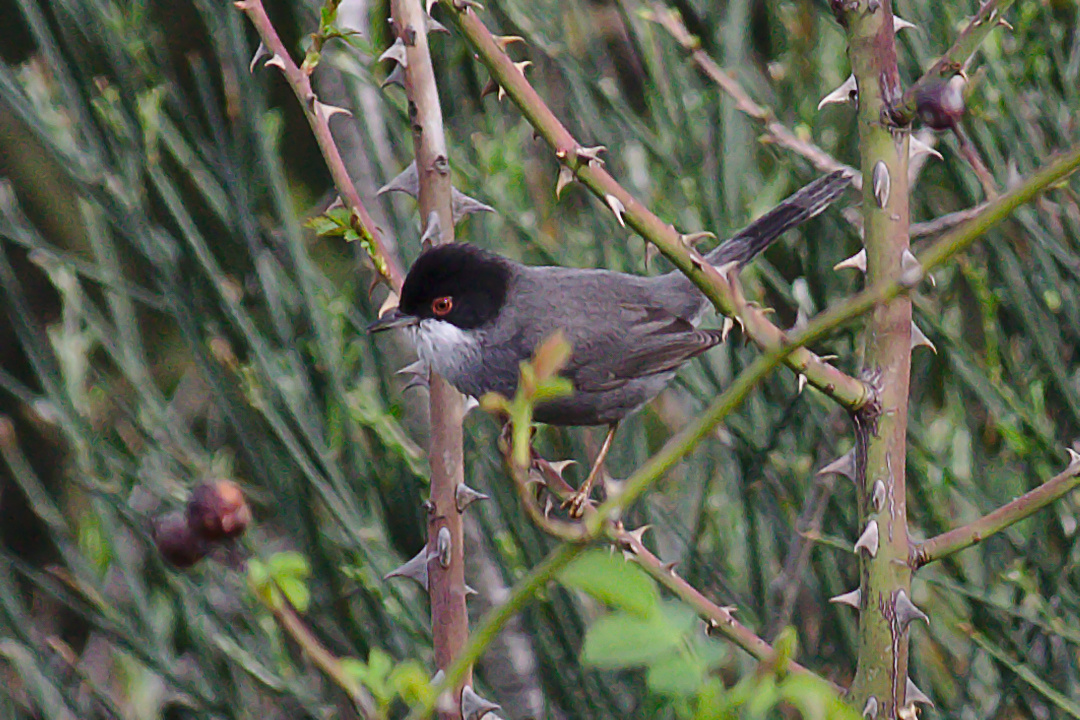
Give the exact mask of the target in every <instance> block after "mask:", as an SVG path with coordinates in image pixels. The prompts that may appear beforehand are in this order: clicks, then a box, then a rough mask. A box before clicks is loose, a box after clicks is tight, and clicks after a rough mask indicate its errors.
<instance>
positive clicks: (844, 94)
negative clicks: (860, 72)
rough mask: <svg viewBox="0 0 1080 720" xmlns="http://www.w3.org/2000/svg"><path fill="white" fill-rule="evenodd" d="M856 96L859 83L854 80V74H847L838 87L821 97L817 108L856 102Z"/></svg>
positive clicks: (857, 96) (857, 95)
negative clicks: (846, 77)
mask: <svg viewBox="0 0 1080 720" xmlns="http://www.w3.org/2000/svg"><path fill="white" fill-rule="evenodd" d="M858 98H859V84H858V82H857V81H856V80H855V75H849V76H848V79H847V80H845V81H844V82H843V83H841V85H840V87H838V88H836V89H835V90H833V91H832V92H831V93H829V94H828V95H826V96H825V97H823V98H821V102H819V103H818V105H817V109H818V110H820V109H821V108H823V107H825V106H826V105H833V104H838V105H840V104H843V103H849V102H851V103H853V102H856V101H857V100H858Z"/></svg>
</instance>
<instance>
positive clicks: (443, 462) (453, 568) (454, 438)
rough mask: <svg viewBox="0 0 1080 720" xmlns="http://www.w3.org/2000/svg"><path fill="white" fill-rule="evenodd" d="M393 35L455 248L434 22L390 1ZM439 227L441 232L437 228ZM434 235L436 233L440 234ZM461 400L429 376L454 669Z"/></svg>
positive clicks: (439, 640) (434, 517)
mask: <svg viewBox="0 0 1080 720" xmlns="http://www.w3.org/2000/svg"><path fill="white" fill-rule="evenodd" d="M390 12H391V17H392V19H393V24H392V27H393V31H394V34H395V35H396V37H397V42H400V43H402V44H403V45H404V50H405V62H403V63H401V64H402V65H403V66H404V70H405V94H406V97H407V98H408V105H409V120H410V125H411V127H412V135H413V147H414V149H415V151H416V171H417V176H418V179H419V185H420V187H419V197H418V200H419V204H420V217H421V222H422V224H423V227H424V233H423V234H424V236H425V237H430V238H431V239H432V241H433V242H434V243H435V244H440V243H449V242H453V241H454V218H453V211H452V208H451V202H452V193H453V188H452V187H451V184H450V159H449V154H448V152H447V149H446V136H445V132H444V130H443V120H442V108H441V106H440V104H439V91H438V87H437V86H436V84H435V72H434V70H433V69H432V65H431V54H430V52H429V50H428V40H427V35H428V23H429V18H428V15H427V13H426V12H425V10H424V8H423V6H422V5H421V4H420V0H392V2H391V4H390ZM436 225H437V228H436V227H435V226H436ZM436 230H437V232H436ZM464 415H465V410H464V401H463V398H462V396H461V394H460V393H458V392H457V390H455V389H454V388H453V386H451V385H450V384H449V383H448V382H447V381H446V380H445V379H443V378H441V377H439V376H438V375H436V374H434V373H432V375H431V383H430V418H431V421H430V426H431V445H430V448H429V450H428V458H429V460H430V462H431V496H430V498H429V506H428V523H427V525H428V543H427V551H428V556H429V557H431V558H435V561H433V562H429V564H428V592H429V594H430V597H431V629H432V639H433V641H434V646H435V664H436V666H437V667H438V668H439V669H441V670H446V669H447V668H449V667H450V666H451V665H452V664H453V662H454V660H455V658H457V657H458V656H459V655H460V654H461V650H462V648H463V647H464V646H465V643H466V642H467V641H468V638H469V614H468V608H467V605H466V602H465V589H466V585H465V553H464V548H465V536H464V523H463V522H462V516H461V510H459V509H458V504H457V501H456V490H457V488H458V486H459V485H461V484H463V483H464V482H465V461H464V452H463V448H462V427H461V422H462V419H463V418H464ZM471 677H472V668H471V667H466V668H464V670H463V672H462V674H461V676H460V677H459V678H458V681H457V683H456V684H455V685H454V686H453V691H454V697H458V698H460V697H461V690H462V686H463V685H468V684H471ZM439 716H440V717H443V718H446V719H447V720H453V719H454V718H459V717H460V716H461V713H460V712H459V709H458V708H454V709H449V710H445V709H440V710H439Z"/></svg>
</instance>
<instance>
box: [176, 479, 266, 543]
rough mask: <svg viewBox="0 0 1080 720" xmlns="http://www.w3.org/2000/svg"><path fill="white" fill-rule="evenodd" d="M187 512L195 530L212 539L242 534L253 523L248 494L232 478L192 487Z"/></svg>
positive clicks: (191, 525) (193, 530) (188, 521)
mask: <svg viewBox="0 0 1080 720" xmlns="http://www.w3.org/2000/svg"><path fill="white" fill-rule="evenodd" d="M186 515H187V523H188V525H189V526H190V527H191V531H192V532H193V533H196V534H198V535H199V536H200V537H201V538H203V539H204V540H209V541H212V542H213V541H218V540H224V539H227V538H235V537H238V536H240V535H241V534H243V532H244V530H246V529H247V526H248V524H249V523H250V522H251V508H250V507H248V504H247V501H246V500H245V499H244V493H243V491H242V490H241V489H240V486H239V485H237V484H236V483H234V482H232V481H231V480H215V481H214V482H212V483H206V484H204V485H199V486H198V487H196V488H195V489H194V490H192V491H191V499H189V500H188V504H187V512H186Z"/></svg>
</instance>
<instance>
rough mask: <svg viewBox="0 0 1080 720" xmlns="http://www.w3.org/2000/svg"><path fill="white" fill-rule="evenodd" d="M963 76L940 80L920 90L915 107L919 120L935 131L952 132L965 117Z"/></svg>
mask: <svg viewBox="0 0 1080 720" xmlns="http://www.w3.org/2000/svg"><path fill="white" fill-rule="evenodd" d="M965 84H966V80H965V79H964V76H963V75H959V74H958V75H953V76H952V77H951V78H949V79H947V80H946V79H944V78H940V79H938V80H936V81H934V82H931V83H929V84H928V85H926V86H925V87H922V88H919V90H918V91H917V92H916V93H915V107H916V109H917V110H918V113H919V118H920V119H921V120H922V121H923V122H924V123H926V125H928V126H929V127H931V128H933V129H934V130H950V129H952V128H954V127H956V125H957V123H959V122H960V118H962V117H963V116H964V85H965Z"/></svg>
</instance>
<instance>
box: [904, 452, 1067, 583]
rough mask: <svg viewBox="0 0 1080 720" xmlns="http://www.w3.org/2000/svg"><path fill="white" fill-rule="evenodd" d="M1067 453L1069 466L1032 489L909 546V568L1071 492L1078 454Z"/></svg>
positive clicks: (948, 552) (970, 542)
mask: <svg viewBox="0 0 1080 720" xmlns="http://www.w3.org/2000/svg"><path fill="white" fill-rule="evenodd" d="M1070 456H1071V462H1070V463H1069V466H1068V467H1066V468H1065V469H1064V470H1063V471H1061V472H1060V473H1058V474H1057V475H1055V476H1054V477H1052V478H1050V479H1049V480H1047V481H1046V482H1045V483H1043V484H1042V485H1040V486H1039V487H1037V488H1035V489H1034V490H1032V491H1030V492H1027V493H1025V494H1024V495H1021V496H1020V497H1018V498H1016V499H1015V500H1013V501H1012V502H1011V503H1008V504H1007V505H1002V506H1001V507H999V508H998V509H997V510H994V511H993V512H991V513H989V514H987V515H983V516H982V517H981V518H979V519H978V520H975V521H973V522H970V523H968V524H967V525H964V526H962V527H958V528H954V529H953V530H950V531H948V532H946V533H942V534H941V535H938V536H937V537H932V538H930V539H929V540H925V541H923V542H921V543H917V544H915V545H914V546H913V547H912V549H911V559H910V563H911V567H912V569H913V570H918V569H919V568H921V567H922V566H923V565H926V564H928V563H931V562H934V561H935V560H940V559H942V558H944V557H948V556H949V555H952V554H954V553H957V552H960V551H961V550H964V549H966V548H969V547H971V546H972V545H975V544H976V543H979V542H982V541H983V540H985V539H986V538H988V537H990V536H991V535H994V534H996V533H999V532H1001V531H1002V530H1005V529H1006V528H1008V527H1010V526H1012V525H1014V524H1016V523H1018V522H1020V521H1021V520H1024V519H1026V518H1028V517H1030V516H1032V515H1034V514H1035V513H1036V512H1038V511H1039V510H1042V509H1043V508H1044V507H1046V506H1047V505H1049V504H1050V503H1052V502H1054V501H1055V500H1058V499H1060V498H1062V497H1064V496H1065V495H1067V494H1069V493H1070V492H1072V491H1073V490H1074V489H1075V488H1076V487H1077V486H1080V455H1077V454H1076V453H1075V452H1073V451H1070Z"/></svg>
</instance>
